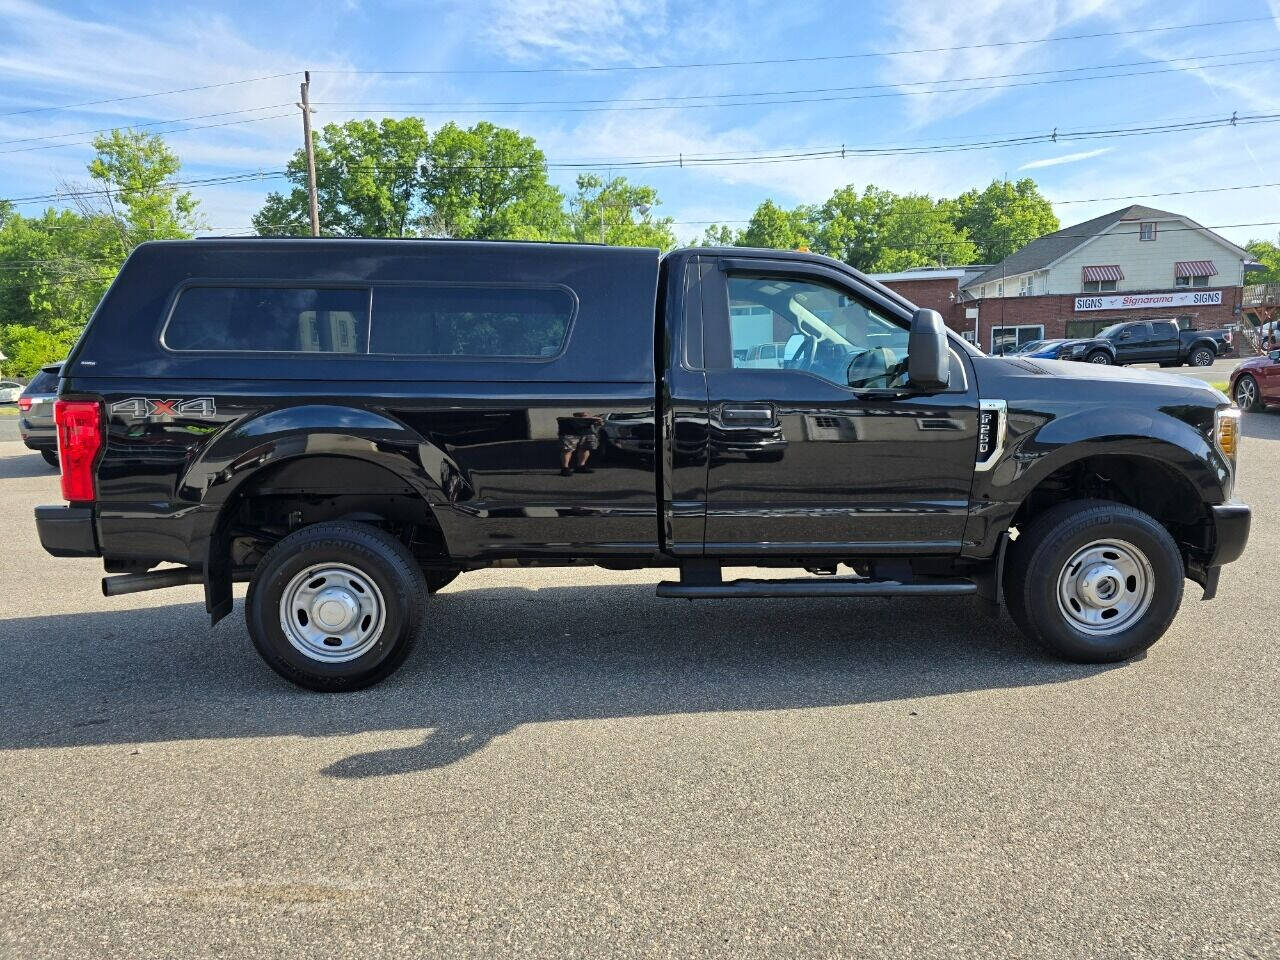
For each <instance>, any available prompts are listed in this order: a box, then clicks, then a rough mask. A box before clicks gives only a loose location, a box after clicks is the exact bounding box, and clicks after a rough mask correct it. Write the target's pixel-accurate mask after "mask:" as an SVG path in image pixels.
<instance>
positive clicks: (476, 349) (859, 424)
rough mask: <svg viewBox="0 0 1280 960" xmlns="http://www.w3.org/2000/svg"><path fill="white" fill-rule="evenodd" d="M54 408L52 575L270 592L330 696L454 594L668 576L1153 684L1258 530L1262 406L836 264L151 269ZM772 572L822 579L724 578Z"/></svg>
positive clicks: (412, 253)
mask: <svg viewBox="0 0 1280 960" xmlns="http://www.w3.org/2000/svg"><path fill="white" fill-rule="evenodd" d="M778 343H782V344H784V346H785V349H784V350H783V351H782V354H783V355H782V357H781V358H779V357H778V356H777V352H778V351H777V349H776V348H775V349H774V350H773V352H774V355H775V356H774V361H773V363H772V365H770V366H766V365H762V364H761V363H759V362H758V361H753V360H751V359H750V358H751V357H752V356H753V355H754V356H758V355H759V354H760V353H761V351H755V352H754V353H753V350H754V348H756V347H758V346H760V345H769V346H771V347H773V346H774V345H775V344H778ZM56 406H57V412H56V417H57V424H58V433H59V449H60V452H61V454H62V492H63V496H64V497H65V499H66V500H68V501H70V503H69V505H67V506H53V507H39V508H37V511H36V523H37V526H38V528H39V533H40V539H41V541H42V543H43V544H44V546H45V549H46V550H48V551H49V552H50V553H52V554H54V555H56V556H101V557H102V558H103V562H104V564H105V567H106V570H107V572H108V573H109V574H112V576H108V577H107V578H105V579H104V581H103V589H104V591H105V592H106V593H107V594H108V595H113V594H118V593H127V592H132V591H136V590H147V589H152V588H155V587H166V586H173V585H175V584H183V583H200V584H203V586H204V592H205V603H206V606H207V608H208V611H209V613H210V615H211V617H212V618H213V619H214V620H217V619H218V618H220V617H223V616H225V615H226V614H227V613H228V612H229V611H230V610H231V607H232V583H233V582H234V581H237V580H243V581H248V583H249V590H248V595H247V597H246V600H245V614H246V618H247V621H248V626H249V633H250V635H251V637H252V638H253V641H254V643H255V644H256V645H257V648H258V650H259V652H260V653H261V654H262V655H263V657H264V658H265V659H266V661H267V662H268V663H269V664H270V665H271V667H272V668H273V669H275V670H277V671H278V672H279V673H281V674H282V675H283V676H285V677H288V678H289V679H290V680H293V681H295V682H297V683H299V684H302V685H305V686H308V687H312V688H316V689H322V690H335V689H344V688H348V689H349V688H353V687H358V686H362V685H365V684H369V683H372V682H374V681H376V680H378V679H379V678H381V677H383V676H385V675H387V674H388V673H389V672H391V671H392V670H393V669H395V667H396V666H397V665H398V664H400V663H401V662H402V661H403V660H404V657H405V656H406V654H407V652H408V649H409V646H410V644H412V642H413V641H414V639H415V638H416V637H418V636H419V635H420V634H422V633H423V632H425V631H428V630H430V631H437V630H446V629H449V628H448V626H447V618H448V607H447V605H441V606H440V607H439V608H438V609H434V610H432V609H429V605H428V600H427V594H428V593H429V592H431V591H434V590H436V589H439V588H440V587H441V586H443V585H444V584H446V583H448V582H449V581H450V580H452V579H453V578H454V577H456V576H458V575H459V574H462V573H465V572H466V571H470V570H477V569H480V568H483V567H489V566H496V565H535V564H549V565H579V564H596V565H600V566H603V567H607V568H611V569H632V568H637V567H661V568H668V569H671V570H674V571H676V572H677V573H678V579H673V580H667V581H663V582H661V583H659V584H658V586H657V590H658V593H659V595H660V596H665V597H677V598H683V599H722V600H735V601H740V600H745V599H750V598H757V597H771V598H772V597H804V598H833V597H845V598H858V597H920V596H938V597H957V596H969V595H978V596H980V597H982V598H984V599H986V600H989V601H991V602H996V603H999V602H1003V603H1004V604H1006V605H1007V607H1008V610H1009V612H1010V614H1011V615H1012V617H1013V619H1014V621H1015V622H1016V623H1017V624H1018V626H1019V627H1021V629H1022V630H1023V631H1024V632H1025V633H1026V634H1027V636H1029V637H1031V638H1032V639H1033V640H1035V641H1037V642H1038V643H1040V644H1043V645H1044V646H1045V647H1046V648H1048V649H1049V650H1051V651H1053V652H1054V653H1055V654H1057V655H1058V656H1062V657H1066V658H1069V659H1072V660H1079V661H1089V662H1102V661H1114V660H1120V659H1123V658H1126V657H1129V656H1132V655H1133V654H1135V653H1137V652H1138V651H1140V650H1143V649H1145V648H1146V647H1148V646H1149V645H1150V644H1152V643H1154V642H1155V641H1156V640H1157V639H1158V638H1159V637H1160V636H1161V634H1163V633H1164V631H1165V630H1166V629H1167V628H1168V626H1169V624H1170V623H1171V622H1172V620H1173V617H1174V616H1175V614H1176V613H1177V611H1178V607H1179V604H1180V602H1181V600H1182V592H1183V586H1184V581H1185V580H1186V579H1190V580H1192V581H1193V582H1195V583H1196V584H1198V585H1199V586H1200V587H1201V588H1202V590H1203V596H1204V597H1205V598H1209V597H1212V596H1213V595H1214V591H1215V589H1216V587H1217V583H1218V576H1219V570H1220V569H1221V567H1222V565H1223V564H1225V563H1229V562H1230V561H1232V560H1234V559H1236V558H1237V557H1238V556H1239V555H1240V553H1241V551H1242V550H1243V549H1244V546H1245V541H1246V539H1247V536H1248V530H1249V508H1248V507H1247V506H1245V505H1244V504H1241V503H1238V502H1236V501H1235V500H1234V499H1233V488H1234V485H1235V474H1236V447H1237V443H1238V440H1239V438H1238V429H1237V428H1238V421H1239V410H1237V409H1236V408H1235V407H1233V406H1232V405H1231V404H1230V402H1229V401H1228V400H1227V398H1226V397H1224V396H1223V395H1222V394H1221V393H1219V392H1218V391H1216V390H1214V389H1212V388H1211V387H1209V386H1208V385H1207V384H1204V383H1200V382H1198V381H1193V380H1191V379H1188V378H1183V377H1175V376H1170V375H1167V374H1159V373H1155V372H1150V373H1147V372H1130V371H1127V370H1124V369H1118V368H1114V367H1094V366H1090V365H1085V364H1075V363H1060V362H1057V361H1052V360H1050V361H1037V360H1027V359H1024V358H1021V357H1017V358H1001V357H988V356H985V355H983V354H982V353H981V352H979V351H977V350H976V349H974V348H973V347H971V346H970V345H968V344H967V343H965V342H964V340H962V339H961V338H960V337H959V336H957V335H955V334H954V333H952V332H950V331H948V330H947V329H946V328H945V326H944V325H943V323H942V318H941V317H940V316H939V315H938V314H937V313H936V312H934V311H932V310H921V309H916V308H915V307H914V306H913V305H912V304H911V303H909V302H907V301H906V300H904V299H903V298H902V297H900V296H898V295H897V294H895V293H893V292H892V291H891V290H888V289H886V288H885V287H882V286H880V285H879V284H877V283H875V282H874V281H872V280H870V279H868V278H867V277H865V276H863V275H862V274H860V273H858V272H857V271H856V270H853V269H852V268H850V267H849V266H848V265H846V264H843V263H840V262H838V261H835V260H830V259H827V258H825V257H819V256H815V255H812V254H807V253H789V252H780V251H776V250H751V249H742V248H693V249H686V250H676V251H673V252H671V253H668V254H666V255H662V254H661V253H660V252H659V251H657V250H645V249H634V248H618V247H603V246H580V245H554V244H537V243H529V244H523V243H468V242H457V241H390V240H388V241H380V240H265V239H264V240H203V241H188V242H167V243H152V244H144V245H142V246H140V247H138V248H137V249H136V250H135V251H134V252H133V253H132V255H131V256H130V257H129V260H128V262H127V263H126V264H125V266H124V268H123V270H122V271H121V273H120V275H119V277H118V278H117V279H116V281H115V283H114V284H113V285H112V287H111V289H110V290H109V291H108V293H107V295H106V297H105V298H104V299H103V301H102V303H101V304H100V305H99V307H98V309H97V311H95V313H94V315H93V319H92V320H91V321H90V323H89V326H88V328H87V329H86V330H85V332H84V335H83V336H82V337H81V338H80V340H79V342H78V343H77V345H76V347H75V349H74V350H73V351H72V353H71V355H70V356H69V357H68V358H67V361H66V362H65V364H64V365H63V368H62V380H61V384H60V387H59V395H58V400H57V405H56ZM161 564H177V566H169V567H165V568H162V569H156V568H157V567H159V566H160V565H161ZM743 565H748V566H761V567H775V568H776V567H787V568H793V569H795V570H796V571H797V573H798V574H799V575H797V576H794V577H792V578H790V579H776V578H769V577H764V578H760V579H739V580H732V581H728V582H726V581H725V580H724V579H723V577H722V570H723V568H724V567H730V566H732V567H737V566H743ZM804 571H808V574H807V575H806V574H805V573H804ZM864 628H866V624H865V618H864V620H863V621H859V620H858V619H857V618H856V615H853V614H851V619H850V622H849V636H850V642H857V635H858V633H859V631H860V630H861V629H864Z"/></svg>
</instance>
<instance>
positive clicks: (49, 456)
mask: <svg viewBox="0 0 1280 960" xmlns="http://www.w3.org/2000/svg"><path fill="white" fill-rule="evenodd" d="M40 456H42V457H44V462H45V463H47V464H48V465H49V466H51V467H53V469H55V470H61V469H62V464H61V463H60V462H59V461H58V453H57V451H55V450H41V451H40Z"/></svg>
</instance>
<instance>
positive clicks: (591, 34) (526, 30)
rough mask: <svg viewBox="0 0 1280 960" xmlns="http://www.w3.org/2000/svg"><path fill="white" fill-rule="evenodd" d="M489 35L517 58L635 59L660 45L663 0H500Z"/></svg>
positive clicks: (613, 61)
mask: <svg viewBox="0 0 1280 960" xmlns="http://www.w3.org/2000/svg"><path fill="white" fill-rule="evenodd" d="M484 19H486V20H487V27H486V29H485V39H486V40H488V41H489V43H490V45H492V46H493V47H494V48H495V49H497V50H498V51H499V52H501V53H502V54H503V55H504V56H506V57H507V58H508V59H510V60H514V61H534V60H538V61H546V60H548V59H551V60H559V61H564V62H568V63H573V64H588V65H596V64H618V63H627V64H630V63H637V62H640V57H643V56H644V55H645V54H646V53H647V52H648V51H650V50H654V49H661V38H663V36H664V35H665V34H666V32H667V6H666V2H665V0H576V2H575V3H573V4H565V3H564V2H563V0H496V2H494V3H493V5H492V8H491V12H490V15H489V16H488V17H485V18H484Z"/></svg>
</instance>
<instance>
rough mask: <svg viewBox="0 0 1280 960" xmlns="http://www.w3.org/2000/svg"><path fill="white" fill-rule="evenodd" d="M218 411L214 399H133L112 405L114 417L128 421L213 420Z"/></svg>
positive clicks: (118, 401) (119, 401)
mask: <svg viewBox="0 0 1280 960" xmlns="http://www.w3.org/2000/svg"><path fill="white" fill-rule="evenodd" d="M216 412H217V409H216V408H215V407H214V405H213V398H212V397H200V398H199V399H196V400H179V399H174V400H152V399H150V398H148V397H131V398H129V399H128V400H117V401H116V402H115V403H113V404H112V405H111V413H112V415H114V416H119V417H124V418H125V419H126V420H148V419H150V418H152V417H188V418H191V419H197V420H207V419H212V418H213V416H214V415H215V413H216Z"/></svg>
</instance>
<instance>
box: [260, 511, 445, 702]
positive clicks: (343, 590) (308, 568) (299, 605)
mask: <svg viewBox="0 0 1280 960" xmlns="http://www.w3.org/2000/svg"><path fill="white" fill-rule="evenodd" d="M426 603H427V585H426V582H425V580H424V579H423V576H422V571H421V569H420V568H419V567H418V564H417V562H416V561H415V560H414V558H413V555H412V554H411V553H410V552H409V550H408V549H407V548H406V547H405V546H404V544H402V543H401V542H400V541H399V540H397V539H395V538H394V537H392V536H391V535H390V534H388V533H385V532H383V531H382V530H379V529H378V528H377V527H373V526H369V525H368V524H363V523H352V522H347V521H338V522H333V523H317V524H313V525H312V526H309V527H304V528H303V529H301V530H299V531H297V532H296V533H292V534H290V535H289V536H287V537H285V538H284V539H283V540H281V541H280V542H279V543H277V544H276V545H275V546H274V547H272V548H271V550H270V551H269V552H268V553H267V555H266V556H264V557H263V558H262V560H261V562H260V563H259V564H258V567H257V569H256V570H254V572H253V578H252V579H251V580H250V582H249V593H248V595H247V597H246V599H245V620H246V622H247V623H248V626H249V635H250V636H251V637H252V638H253V645H254V646H255V647H256V648H257V650H258V653H259V654H261V655H262V659H263V660H265V661H266V662H267V665H268V666H269V667H271V669H272V670H274V671H275V672H276V673H278V674H280V676H282V677H284V678H285V679H286V680H289V681H291V682H292V683H296V684H297V685H298V686H300V687H306V688H307V689H308V690H320V691H326V692H327V691H338V690H359V689H360V688H362V687H367V686H370V685H371V684H374V683H377V682H378V681H379V680H381V679H383V678H384V677H386V676H388V675H389V674H391V673H392V672H393V671H394V670H395V669H396V668H397V667H399V666H400V664H402V663H403V662H404V659H405V657H407V656H408V655H409V651H410V649H411V648H412V647H413V644H414V641H415V640H417V638H418V635H419V634H420V633H421V632H422V629H423V626H424V623H425V620H426ZM290 608H292V609H290ZM326 614H327V615H329V616H331V617H332V620H331V621H330V623H329V624H327V625H326V624H324V623H323V622H322V617H323V616H324V615H326ZM326 626H327V627H328V628H329V629H332V630H333V631H334V633H335V634H336V635H335V636H324V634H325V633H326V632H327V630H326ZM331 641H338V642H336V643H333V642H331Z"/></svg>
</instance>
